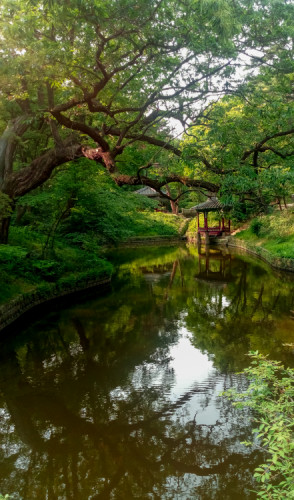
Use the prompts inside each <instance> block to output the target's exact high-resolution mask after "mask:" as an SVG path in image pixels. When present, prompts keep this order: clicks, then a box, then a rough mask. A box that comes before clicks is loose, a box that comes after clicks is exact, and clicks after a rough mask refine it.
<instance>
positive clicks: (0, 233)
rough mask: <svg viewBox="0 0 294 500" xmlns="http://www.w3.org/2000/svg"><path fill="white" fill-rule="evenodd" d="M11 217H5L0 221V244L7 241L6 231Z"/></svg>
mask: <svg viewBox="0 0 294 500" xmlns="http://www.w3.org/2000/svg"><path fill="white" fill-rule="evenodd" d="M10 221H11V217H5V219H2V221H1V222H0V244H1V243H2V244H6V243H7V242H8V232H9V226H10Z"/></svg>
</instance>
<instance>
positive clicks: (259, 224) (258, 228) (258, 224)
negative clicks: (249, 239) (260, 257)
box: [250, 219, 262, 236]
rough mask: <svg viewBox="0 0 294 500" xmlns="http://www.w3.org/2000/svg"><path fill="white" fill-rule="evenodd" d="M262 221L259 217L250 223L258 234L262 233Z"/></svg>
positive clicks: (253, 231)
mask: <svg viewBox="0 0 294 500" xmlns="http://www.w3.org/2000/svg"><path fill="white" fill-rule="evenodd" d="M261 228H262V222H261V221H260V220H259V219H253V220H252V221H251V224H250V231H251V232H252V233H253V234H255V235H256V236H259V235H260V232H261Z"/></svg>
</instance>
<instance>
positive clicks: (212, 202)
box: [191, 196, 230, 212]
mask: <svg viewBox="0 0 294 500" xmlns="http://www.w3.org/2000/svg"><path fill="white" fill-rule="evenodd" d="M228 208H230V207H229V206H228V205H224V204H223V203H221V202H220V201H219V200H218V198H217V197H216V196H212V197H211V198H208V199H207V200H206V201H204V202H203V203H199V204H198V205H195V207H192V208H191V210H196V212H209V211H213V210H223V209H228Z"/></svg>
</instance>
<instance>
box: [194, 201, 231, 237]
mask: <svg viewBox="0 0 294 500" xmlns="http://www.w3.org/2000/svg"><path fill="white" fill-rule="evenodd" d="M230 209H231V207H230V206H229V205H224V204H223V203H221V202H220V201H219V200H218V199H217V198H216V196H211V197H210V198H208V199H207V200H206V201H205V202H204V203H199V205H196V206H195V207H192V209H191V210H195V212H196V213H197V235H199V238H201V235H202V234H203V235H204V236H205V241H206V242H209V237H210V236H212V237H216V236H224V235H228V234H230V233H231V220H230V219H229V218H228V217H225V215H226V214H227V213H228V212H229V210H230ZM209 212H219V214H220V215H221V217H220V220H219V223H218V225H213V226H209V225H208V214H209ZM201 213H203V214H204V224H203V226H200V221H199V215H200V214H201Z"/></svg>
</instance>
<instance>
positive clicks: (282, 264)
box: [219, 236, 294, 272]
mask: <svg viewBox="0 0 294 500" xmlns="http://www.w3.org/2000/svg"><path fill="white" fill-rule="evenodd" d="M219 243H220V244H224V241H222V242H221V241H220V242H219ZM226 244H227V245H228V246H229V247H234V248H240V249H241V250H245V251H246V252H248V253H250V254H252V255H255V256H256V257H259V258H260V259H262V260H264V261H265V262H268V263H269V264H270V265H271V266H272V267H274V268H276V269H281V270H283V271H290V272H294V259H290V258H289V259H288V258H286V257H275V256H274V255H273V254H271V253H270V252H269V251H268V250H266V249H265V248H262V247H260V246H257V245H252V243H251V244H250V243H248V242H246V241H244V240H240V239H238V238H235V237H234V236H229V237H228V238H227V240H226Z"/></svg>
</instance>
